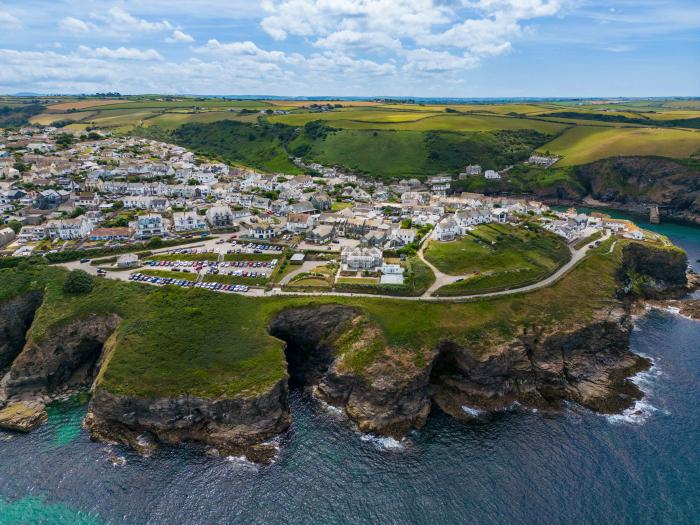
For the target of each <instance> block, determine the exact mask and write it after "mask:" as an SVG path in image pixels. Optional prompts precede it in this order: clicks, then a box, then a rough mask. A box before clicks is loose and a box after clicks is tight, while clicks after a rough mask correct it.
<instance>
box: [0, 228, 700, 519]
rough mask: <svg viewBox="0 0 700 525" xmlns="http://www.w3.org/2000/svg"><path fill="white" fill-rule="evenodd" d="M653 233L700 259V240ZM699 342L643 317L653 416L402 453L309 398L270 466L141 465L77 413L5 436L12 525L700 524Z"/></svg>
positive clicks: (518, 420) (168, 458)
mask: <svg viewBox="0 0 700 525" xmlns="http://www.w3.org/2000/svg"><path fill="white" fill-rule="evenodd" d="M649 228H650V229H655V230H656V231H659V232H661V233H664V234H666V235H668V236H669V237H671V238H672V239H673V241H674V242H676V243H677V244H679V245H681V246H683V247H684V248H685V249H686V250H687V251H688V253H689V255H690V258H691V259H692V260H693V261H695V260H696V259H698V258H700V230H698V229H694V228H690V227H685V226H678V225H672V224H662V225H660V226H649ZM695 264H696V267H697V266H698V264H697V263H695ZM699 342H700V323H698V322H693V321H690V320H687V319H684V318H681V317H679V316H676V315H673V314H672V313H669V312H665V311H654V312H652V313H650V314H649V315H647V316H645V317H643V318H642V319H640V320H639V321H638V323H637V327H636V328H635V331H634V332H633V334H632V348H633V350H635V351H637V352H641V353H643V354H645V355H648V356H650V357H651V358H652V359H654V361H655V366H654V368H653V369H652V370H651V371H650V372H649V373H646V374H643V375H641V376H639V377H638V378H637V381H638V383H639V384H640V386H641V387H642V388H643V389H644V390H645V392H647V397H646V398H645V400H644V401H643V402H642V403H640V404H639V406H638V407H636V408H637V411H636V412H638V413H633V412H629V413H627V414H625V415H623V416H620V417H604V416H599V415H596V414H593V413H591V412H589V411H587V410H584V409H581V408H580V407H576V406H571V407H568V408H567V410H565V411H564V413H562V414H560V415H552V414H547V415H545V414H539V413H533V412H528V411H521V410H515V411H512V412H506V413H502V414H498V415H496V416H492V417H488V418H484V419H483V420H480V421H478V422H476V423H473V424H470V425H462V424H459V423H457V422H455V421H453V420H451V419H449V418H447V417H446V416H443V415H440V414H436V415H434V416H431V418H430V420H429V422H428V424H427V426H426V427H425V428H424V429H422V430H421V431H420V432H418V433H415V434H414V435H412V436H411V437H410V438H409V439H407V440H405V441H404V442H402V443H396V442H391V441H381V440H374V439H370V438H369V437H368V436H363V435H361V434H358V433H357V432H356V431H355V430H354V429H353V428H352V426H351V425H350V424H348V422H347V421H346V420H344V419H343V418H342V417H340V416H338V415H336V414H334V413H333V412H329V411H328V410H327V409H324V408H323V407H321V406H318V405H317V404H315V403H314V402H312V401H310V400H308V399H305V398H303V396H301V395H300V394H298V393H295V394H294V395H293V397H292V412H293V416H294V424H293V426H292V428H291V429H290V431H289V432H287V433H285V434H284V435H283V436H282V437H281V438H280V440H279V446H280V453H279V457H278V458H277V460H276V462H275V463H274V464H272V465H269V466H255V465H252V464H250V463H248V462H246V461H243V460H241V459H237V458H228V459H224V458H214V457H209V456H207V455H206V454H204V453H202V450H201V449H198V448H197V447H190V446H185V447H180V448H167V447H166V448H164V449H163V450H161V452H159V453H158V454H157V455H155V456H154V457H152V458H149V459H144V458H140V457H139V456H138V455H136V454H134V453H132V452H131V451H129V450H128V449H126V448H124V447H120V446H108V445H104V444H100V443H92V442H90V440H89V439H88V437H87V435H86V433H85V432H84V431H83V430H82V429H81V428H80V421H81V419H82V417H83V415H84V412H85V405H84V404H81V403H80V402H77V401H71V402H68V403H63V404H60V405H56V406H54V407H52V409H51V411H50V417H49V421H48V423H47V424H46V425H44V426H42V427H40V428H39V429H37V430H36V431H35V432H33V433H31V434H29V435H18V434H10V433H0V525H6V524H18V523H22V524H23V523H31V524H38V523H45V524H93V523H95V524H98V523H124V524H173V523H187V524H214V523H240V524H258V523H259V524H267V523H294V524H305V523H309V524H310V523H324V524H325V523H353V524H354V523H392V524H393V523H421V524H423V523H424V524H443V523H444V524H452V523H479V524H482V523H486V524H514V523H525V524H529V523H532V524H550V523H551V524H559V523H576V524H589V523H590V524H599V523H610V524H627V523H629V524H638V523H648V524H661V523H680V524H685V523H687V524H692V523H700V446H699V444H700V403H699V401H700V343H699ZM122 458H123V460H124V461H125V464H123V465H121V463H122ZM120 465H121V466H120Z"/></svg>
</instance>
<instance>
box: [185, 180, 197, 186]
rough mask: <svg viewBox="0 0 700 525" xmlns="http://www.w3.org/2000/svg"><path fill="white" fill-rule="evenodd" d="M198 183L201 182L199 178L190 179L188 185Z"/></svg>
mask: <svg viewBox="0 0 700 525" xmlns="http://www.w3.org/2000/svg"><path fill="white" fill-rule="evenodd" d="M197 184H199V181H198V180H197V179H188V180H187V185H188V186H196V185H197Z"/></svg>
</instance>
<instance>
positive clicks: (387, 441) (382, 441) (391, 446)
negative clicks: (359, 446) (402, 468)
mask: <svg viewBox="0 0 700 525" xmlns="http://www.w3.org/2000/svg"><path fill="white" fill-rule="evenodd" d="M360 439H361V440H362V441H366V442H369V443H372V444H373V445H375V446H376V447H377V448H380V449H382V450H403V449H404V448H405V443H406V439H405V438H402V439H400V440H399V439H394V438H392V437H381V436H375V435H374V434H362V435H361V436H360Z"/></svg>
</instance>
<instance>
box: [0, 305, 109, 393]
mask: <svg viewBox="0 0 700 525" xmlns="http://www.w3.org/2000/svg"><path fill="white" fill-rule="evenodd" d="M119 321H120V319H119V317H118V316H116V315H90V316H87V317H84V318H80V319H75V320H73V321H71V322H69V323H66V324H64V325H62V326H59V327H57V328H56V329H55V330H53V331H52V332H51V334H50V335H49V336H48V337H46V338H43V339H41V340H40V341H36V340H34V339H32V337H31V331H30V337H29V339H28V341H27V342H26V344H25V345H24V348H23V349H22V351H21V352H20V354H19V355H18V356H17V357H16V358H15V359H14V361H13V362H12V366H11V367H10V370H9V371H8V372H7V374H6V375H5V377H4V378H3V379H2V382H1V383H0V401H2V400H5V401H7V400H14V399H23V398H38V397H42V396H46V395H50V394H53V393H55V392H57V391H58V390H59V389H75V388H80V387H85V386H89V385H90V384H91V383H92V381H93V379H94V378H95V376H96V374H97V364H98V362H99V360H100V358H101V355H102V347H103V345H104V342H105V341H106V340H107V338H108V337H109V336H110V335H111V334H112V332H114V330H115V329H116V327H117V325H118V324H119Z"/></svg>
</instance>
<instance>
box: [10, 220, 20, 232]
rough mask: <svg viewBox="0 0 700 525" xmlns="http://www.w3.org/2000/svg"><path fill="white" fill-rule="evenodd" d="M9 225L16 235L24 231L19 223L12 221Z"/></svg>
mask: <svg viewBox="0 0 700 525" xmlns="http://www.w3.org/2000/svg"><path fill="white" fill-rule="evenodd" d="M7 225H8V226H9V227H10V228H12V230H13V231H14V232H15V233H19V231H20V230H21V229H22V223H21V222H19V221H10V222H8V223H7Z"/></svg>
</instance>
